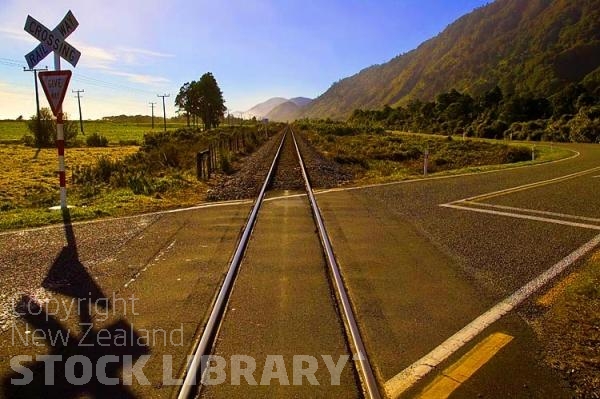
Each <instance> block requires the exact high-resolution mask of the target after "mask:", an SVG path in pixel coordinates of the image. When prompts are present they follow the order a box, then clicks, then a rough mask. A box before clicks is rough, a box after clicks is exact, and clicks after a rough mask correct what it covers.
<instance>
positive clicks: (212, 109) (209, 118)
mask: <svg viewBox="0 0 600 399" xmlns="http://www.w3.org/2000/svg"><path fill="white" fill-rule="evenodd" d="M198 94H199V95H200V97H201V98H200V101H199V105H200V109H199V110H200V117H201V118H202V122H204V127H205V128H206V129H212V128H213V127H217V126H219V122H220V121H221V118H223V115H224V113H225V110H226V109H227V108H225V101H224V100H223V93H222V92H221V89H220V88H219V85H218V84H217V80H216V79H215V77H214V76H213V74H212V73H210V72H207V73H205V74H204V75H202V77H201V78H200V81H199V82H198Z"/></svg>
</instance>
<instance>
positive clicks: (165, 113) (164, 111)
mask: <svg viewBox="0 0 600 399" xmlns="http://www.w3.org/2000/svg"><path fill="white" fill-rule="evenodd" d="M156 97H162V100H163V124H164V127H165V132H166V131H167V111H166V108H165V97H171V95H170V94H163V95H162V96H161V95H160V94H157V95H156Z"/></svg>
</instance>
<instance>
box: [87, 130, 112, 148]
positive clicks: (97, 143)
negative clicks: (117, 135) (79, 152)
mask: <svg viewBox="0 0 600 399" xmlns="http://www.w3.org/2000/svg"><path fill="white" fill-rule="evenodd" d="M85 143H86V144H87V146H88V147H108V139H107V138H106V137H104V136H102V135H100V134H98V133H92V134H91V135H89V136H88V137H87V138H86V139H85Z"/></svg>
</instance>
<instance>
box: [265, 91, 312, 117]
mask: <svg viewBox="0 0 600 399" xmlns="http://www.w3.org/2000/svg"><path fill="white" fill-rule="evenodd" d="M311 102H312V100H311V99H310V98H306V97H295V98H292V99H290V100H289V101H286V102H284V103H283V104H280V105H278V106H277V107H275V108H273V110H271V112H269V113H268V114H267V118H269V119H270V120H273V121H277V122H288V121H292V120H294V119H296V118H297V117H298V115H300V114H301V113H302V111H303V110H304V109H305V108H306V107H307V106H308V105H309V104H310V103H311Z"/></svg>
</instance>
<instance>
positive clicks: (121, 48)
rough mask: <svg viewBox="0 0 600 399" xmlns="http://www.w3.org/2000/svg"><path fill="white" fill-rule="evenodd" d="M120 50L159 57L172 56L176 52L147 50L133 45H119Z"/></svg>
mask: <svg viewBox="0 0 600 399" xmlns="http://www.w3.org/2000/svg"><path fill="white" fill-rule="evenodd" d="M118 50H119V51H122V52H126V53H135V54H140V55H145V56H148V57H158V58H171V57H175V55H174V54H167V53H160V52H158V51H152V50H146V49H141V48H131V47H119V48H118Z"/></svg>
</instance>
